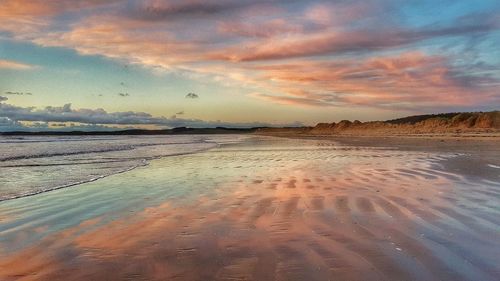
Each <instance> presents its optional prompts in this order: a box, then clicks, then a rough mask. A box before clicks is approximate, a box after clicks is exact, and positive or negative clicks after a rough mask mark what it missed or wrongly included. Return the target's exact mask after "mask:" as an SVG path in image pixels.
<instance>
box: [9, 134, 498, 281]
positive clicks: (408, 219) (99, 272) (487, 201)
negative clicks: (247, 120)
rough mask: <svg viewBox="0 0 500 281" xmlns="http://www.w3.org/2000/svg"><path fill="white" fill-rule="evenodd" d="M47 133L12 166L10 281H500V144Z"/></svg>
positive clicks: (491, 141) (26, 144)
mask: <svg viewBox="0 0 500 281" xmlns="http://www.w3.org/2000/svg"><path fill="white" fill-rule="evenodd" d="M48 140H53V141H55V142H57V147H58V148H57V149H61V147H63V148H64V149H63V150H62V152H60V153H59V152H58V153H56V154H57V155H55V154H51V155H50V156H47V155H41V156H40V155H38V156H37V157H32V158H28V157H26V156H25V155H24V156H20V155H17V154H16V155H12V156H11V157H10V158H9V159H7V158H5V159H4V160H3V161H2V162H1V164H2V167H0V171H2V172H3V173H4V174H3V175H2V177H4V179H6V180H5V182H7V180H8V182H9V185H8V186H7V187H2V189H1V190H0V191H1V192H3V194H2V195H3V196H4V197H2V198H4V200H3V201H1V202H0V280H499V279H500V265H499V264H498V260H500V243H499V241H500V209H499V206H500V160H499V159H500V149H499V148H498V147H499V145H498V144H499V141H498V140H497V139H484V140H480V139H474V140H470V139H463V138H462V139H461V138H456V139H449V138H447V139H440V138H437V139H430V140H429V139H421V138H417V139H415V138H362V137H342V138H333V137H321V136H315V137H300V138H284V137H272V136H260V135H251V134H248V135H231V136H228V135H225V136H223V135H212V136H161V137H148V138H146V137H141V136H136V137H134V138H133V139H129V138H127V137H121V138H120V139H118V140H116V139H115V140H112V139H106V138H104V139H103V138H101V139H97V140H95V139H89V140H87V142H85V144H87V145H88V147H94V146H93V145H92V144H93V143H94V142H95V143H97V142H98V143H102V142H103V141H107V142H108V143H109V145H107V146H106V147H101V148H98V149H95V147H94V148H89V149H87V148H85V147H86V146H85V145H82V144H81V143H80V144H79V145H77V144H75V140H74V139H71V140H69V141H68V140H65V142H61V140H60V139H57V138H54V137H53V139H51V137H47V138H44V139H43V140H40V138H35V139H34V141H35V142H37V144H36V145H38V146H37V150H39V149H40V147H41V146H42V144H41V143H40V141H45V143H44V144H43V147H46V148H47V150H48V151H50V150H53V149H54V148H52V147H50V146H47V143H48V142H47V141H48ZM4 141H5V142H12V141H13V139H7V140H4ZM20 141H21V142H23V145H24V149H25V150H26V149H28V148H30V145H33V143H29V142H28V141H30V139H29V138H27V139H23V140H20ZM118 144H119V145H118ZM16 145H18V144H16ZM67 147H72V148H71V149H70V148H67ZM75 147H76V148H75ZM82 147H83V148H85V149H83V148H82ZM66 148H67V149H66ZM77 148H78V149H77ZM14 154H15V153H14ZM89 163H90V164H89ZM35 164H36V165H38V166H35V168H36V169H42V170H38V172H39V173H38V174H36V175H37V177H34V176H33V177H31V178H30V177H29V176H30V175H26V176H24V177H20V176H18V175H20V174H22V173H23V171H25V172H26V171H32V170H26V169H28V167H31V168H33V167H34V166H33V165H35ZM29 165H31V166H29ZM89 167H90V168H89ZM45 169H47V170H45ZM7 171H8V174H7ZM74 171H79V172H78V174H75V172H74ZM89 171H90V172H89ZM96 171H98V172H96ZM30 173H31V175H35V173H33V172H30ZM13 175H15V176H13ZM55 175H57V177H60V178H61V179H65V181H63V180H60V179H59V178H58V179H57V180H54V177H55ZM70 175H73V177H71V176H70ZM49 177H50V178H51V179H52V181H50V182H48V179H47V178H49ZM68 178H70V180H68ZM40 183H45V185H50V186H51V187H50V188H44V187H43V186H44V185H43V184H40ZM20 185H23V186H28V187H29V188H27V189H26V190H23V191H22V192H18V191H17V189H16V188H18V186H20ZM19 188H21V187H19Z"/></svg>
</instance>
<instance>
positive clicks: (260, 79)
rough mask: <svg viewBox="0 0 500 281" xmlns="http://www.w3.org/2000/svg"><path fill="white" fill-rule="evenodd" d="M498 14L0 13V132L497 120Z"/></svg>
mask: <svg viewBox="0 0 500 281" xmlns="http://www.w3.org/2000/svg"><path fill="white" fill-rule="evenodd" d="M498 46H500V1H498V0H477V1H469V0H439V1H438V0H405V1H403V0H400V1H396V0H363V1H361V0H360V1H354V0H353V1H347V0H330V1H301V0H287V1H284V0H275V1H261V0H248V1H247V0H239V1H236V0H204V1H202V0H179V1H173V0H146V1H132V0H126V1H120V0H72V1H69V0H68V1H64V0H0V131H9V130H19V129H24V130H46V129H54V130H55V129H57V130H69V129H82V130H100V129H110V128H172V127H178V126H188V127H214V126H228V127H252V126H299V125H314V124H316V123H318V122H337V121H340V120H343V119H349V120H355V119H357V120H361V121H369V120H386V119H392V118H396V117H402V116H407V115H415V114H424V113H438V112H456V111H489V110H498V109H500V48H499V47H498Z"/></svg>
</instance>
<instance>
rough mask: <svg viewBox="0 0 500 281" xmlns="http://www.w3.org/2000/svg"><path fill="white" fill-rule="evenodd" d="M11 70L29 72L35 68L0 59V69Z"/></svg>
mask: <svg viewBox="0 0 500 281" xmlns="http://www.w3.org/2000/svg"><path fill="white" fill-rule="evenodd" d="M2 68H3V69H13V70H30V69H34V68H36V66H34V65H30V64H25V63H21V62H17V61H12V60H2V59H0V69H2Z"/></svg>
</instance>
